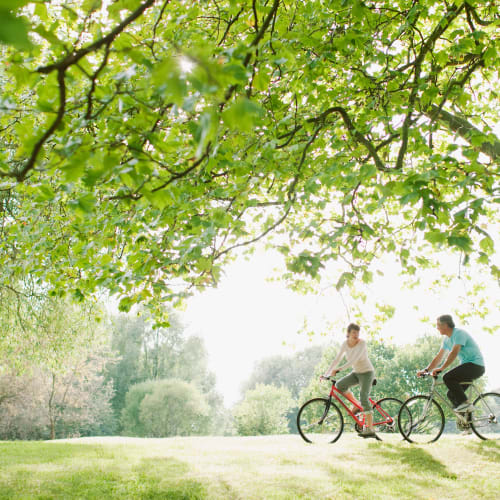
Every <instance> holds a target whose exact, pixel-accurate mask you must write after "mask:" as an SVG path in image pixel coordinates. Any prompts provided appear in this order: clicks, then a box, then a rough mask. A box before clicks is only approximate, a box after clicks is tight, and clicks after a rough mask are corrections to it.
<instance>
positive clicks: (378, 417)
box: [373, 397, 403, 434]
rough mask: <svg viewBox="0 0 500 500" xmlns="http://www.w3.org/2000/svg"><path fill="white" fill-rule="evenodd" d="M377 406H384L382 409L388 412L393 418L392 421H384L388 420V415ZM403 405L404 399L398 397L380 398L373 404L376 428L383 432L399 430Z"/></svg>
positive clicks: (391, 432)
mask: <svg viewBox="0 0 500 500" xmlns="http://www.w3.org/2000/svg"><path fill="white" fill-rule="evenodd" d="M377 406H378V407H379V408H382V411H383V412H385V413H387V414H388V415H389V416H390V417H391V418H392V423H388V424H385V423H382V422H385V421H386V420H387V417H386V416H385V415H384V414H383V413H380V410H378V408H377ZM402 406H403V401H401V400H399V399H397V398H390V397H389V398H382V399H379V400H378V401H377V402H376V403H375V404H374V405H373V425H374V426H375V430H376V431H377V432H380V433H382V434H395V433H397V432H399V428H398V417H399V411H400V410H401V407H402Z"/></svg>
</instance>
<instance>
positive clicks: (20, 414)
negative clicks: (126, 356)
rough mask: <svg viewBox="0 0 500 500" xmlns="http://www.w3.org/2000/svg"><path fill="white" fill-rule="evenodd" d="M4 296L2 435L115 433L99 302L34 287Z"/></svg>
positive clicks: (0, 386)
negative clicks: (74, 300)
mask: <svg viewBox="0 0 500 500" xmlns="http://www.w3.org/2000/svg"><path fill="white" fill-rule="evenodd" d="M32 292H33V293H32ZM34 292H36V293H34ZM0 294H1V298H2V299H3V300H2V305H3V307H2V308H0V325H1V328H2V336H1V337H0V414H1V416H2V425H1V426H0V433H1V435H2V436H3V437H8V438H26V439H28V438H29V439H38V438H40V437H42V436H43V437H45V438H51V439H54V438H55V437H56V436H57V437H61V436H68V435H81V434H84V435H85V434H87V433H94V434H100V433H101V432H102V431H103V430H104V428H105V429H106V431H107V432H113V430H114V423H113V416H112V412H111V406H110V399H111V397H112V395H113V388H112V385H111V383H109V382H108V381H106V380H105V379H104V376H103V372H104V366H105V364H106V363H107V362H108V361H109V360H110V359H111V354H110V352H109V350H108V348H107V345H106V344H107V332H106V330H105V328H104V324H103V322H102V321H101V318H102V311H101V310H100V308H99V307H98V305H97V304H95V303H90V302H87V303H85V302H82V303H80V304H78V305H76V304H74V303H72V302H71V301H70V300H69V299H68V298H65V299H61V298H58V297H50V296H48V295H47V294H46V293H44V292H43V290H37V289H36V287H35V288H34V289H31V290H30V289H29V288H28V287H25V288H24V292H23V293H22V294H21V295H18V294H16V293H14V292H13V291H12V290H7V289H3V290H1V292H0Z"/></svg>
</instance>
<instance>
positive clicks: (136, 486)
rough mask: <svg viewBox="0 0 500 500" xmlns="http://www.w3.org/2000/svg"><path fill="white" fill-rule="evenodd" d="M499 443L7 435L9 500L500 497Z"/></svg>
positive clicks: (4, 458) (1, 462)
mask: <svg viewBox="0 0 500 500" xmlns="http://www.w3.org/2000/svg"><path fill="white" fill-rule="evenodd" d="M499 472H500V443H499V442H497V441H495V442H494V441H480V440H479V439H478V438H475V437H473V436H466V437H463V436H460V437H459V436H447V435H445V436H442V437H441V439H440V440H439V441H438V442H437V443H434V444H430V445H425V446H424V445H422V446H417V445H411V444H407V443H405V442H402V441H401V440H400V438H399V437H398V436H390V437H389V438H385V439H384V441H383V442H376V441H372V440H363V439H361V438H359V437H357V436H355V435H354V434H348V433H346V434H344V435H342V437H341V438H340V440H339V441H337V443H335V444H332V445H324V446H319V445H308V444H306V443H304V442H302V440H301V439H300V437H298V436H265V437H248V438H243V437H223V438H221V437H191V438H171V439H138V438H120V437H116V438H82V439H73V440H67V441H53V442H1V443H0V499H6V498H9V499H10V498H15V499H23V498H25V499H31V498H37V499H51V498H57V499H59V498H61V499H62V498H64V499H105V498H121V499H135V498H141V499H142V498H144V499H146V498H151V499H155V498H164V499H179V500H180V499H205V498H207V499H226V498H227V499H241V500H251V499H340V500H343V499H356V500H360V499H396V498H397V499H436V500H437V499H439V500H444V499H460V500H462V499H464V498H473V499H475V500H476V499H481V498H483V499H489V500H497V499H499V498H500V474H499Z"/></svg>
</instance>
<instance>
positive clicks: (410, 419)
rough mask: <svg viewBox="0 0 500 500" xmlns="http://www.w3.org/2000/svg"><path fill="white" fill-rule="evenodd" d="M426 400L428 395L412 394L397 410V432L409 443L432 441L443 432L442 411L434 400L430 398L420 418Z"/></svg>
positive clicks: (443, 419)
mask: <svg viewBox="0 0 500 500" xmlns="http://www.w3.org/2000/svg"><path fill="white" fill-rule="evenodd" d="M428 402H429V397H428V396H424V395H418V396H413V397H411V398H409V399H407V400H406V401H405V402H404V403H403V406H401V409H400V410H399V415H398V427H399V432H400V433H401V435H402V436H403V438H404V439H405V440H406V441H408V442H409V443H419V444H426V443H433V442H434V441H437V440H438V439H439V437H440V436H441V434H442V433H443V430H444V421H445V418H444V413H443V409H442V408H441V406H440V405H439V403H438V402H437V401H436V400H434V399H431V400H430V406H429V407H428V409H427V411H426V412H425V415H424V418H422V414H423V413H424V410H425V407H426V405H427V404H428Z"/></svg>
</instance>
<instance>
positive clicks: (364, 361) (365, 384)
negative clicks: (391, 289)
mask: <svg viewBox="0 0 500 500" xmlns="http://www.w3.org/2000/svg"><path fill="white" fill-rule="evenodd" d="M359 330H360V327H359V326H358V325H356V324H354V323H351V324H350V325H349V326H348V327H347V340H346V341H345V342H344V343H343V344H342V345H341V346H340V350H339V352H338V354H337V356H336V358H335V359H334V360H333V361H332V364H331V365H330V367H329V368H328V370H327V371H326V373H325V375H323V376H322V377H321V378H325V377H331V376H335V375H336V374H337V373H338V372H339V371H340V370H343V369H344V368H349V367H351V368H352V372H351V373H350V374H349V375H347V376H345V377H343V378H341V379H340V380H339V381H338V382H337V383H336V384H335V385H336V387H337V389H338V390H339V391H341V392H343V393H344V394H345V395H346V396H347V397H348V398H349V399H351V400H352V401H356V399H355V397H354V395H353V394H352V392H351V391H350V390H349V389H350V387H352V386H354V385H357V384H359V385H360V398H359V399H360V400H361V406H362V407H363V411H364V413H365V415H366V419H365V422H366V423H365V428H364V429H363V431H362V432H361V433H360V434H359V435H360V436H361V437H374V438H377V435H376V434H375V429H374V427H373V411H372V407H371V404H370V401H369V399H368V398H369V397H370V391H371V388H372V384H373V379H374V378H375V369H374V368H373V365H372V363H371V361H370V360H369V359H368V351H367V348H366V342H365V341H364V340H362V339H360V338H359ZM344 356H345V357H346V358H347V361H346V363H344V364H343V365H342V366H339V365H340V362H341V361H342V358H343V357H344ZM355 410H356V411H357V409H355ZM353 411H354V410H353Z"/></svg>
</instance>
